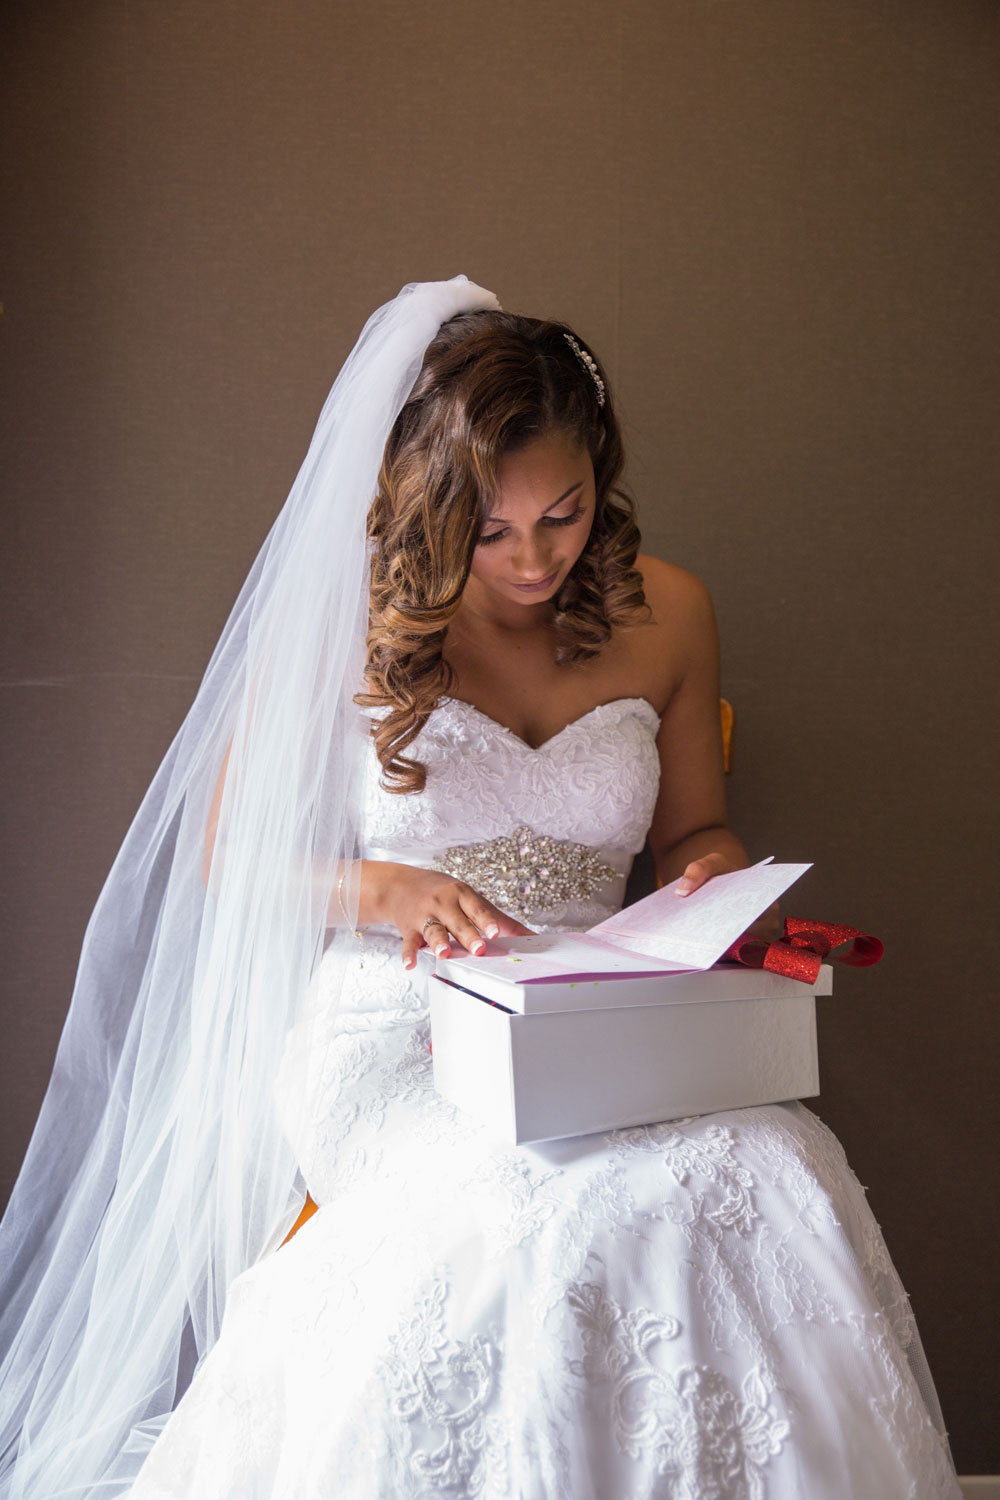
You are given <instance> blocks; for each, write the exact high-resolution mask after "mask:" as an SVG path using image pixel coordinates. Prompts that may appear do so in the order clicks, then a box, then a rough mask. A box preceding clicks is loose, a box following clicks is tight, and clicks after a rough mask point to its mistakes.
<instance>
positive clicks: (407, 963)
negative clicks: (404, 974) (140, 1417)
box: [403, 958, 416, 969]
mask: <svg viewBox="0 0 1000 1500" xmlns="http://www.w3.org/2000/svg"><path fill="white" fill-rule="evenodd" d="M415 963H416V959H415V958H404V959H403V968H404V969H412V968H413V965H414V964H415Z"/></svg>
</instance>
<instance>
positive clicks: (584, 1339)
mask: <svg viewBox="0 0 1000 1500" xmlns="http://www.w3.org/2000/svg"><path fill="white" fill-rule="evenodd" d="M657 727H658V721H657V716H656V713H655V711H654V710H653V708H652V707H651V706H650V705H649V704H648V703H647V702H646V701H645V700H644V699H635V698H625V699H620V700H617V701H615V702H612V703H608V704H605V705H603V706H600V707H598V708H595V709H593V710H592V711H591V712H590V713H588V714H586V715H584V716H583V717H582V718H580V719H578V720H576V721H575V722H574V723H571V724H569V725H568V726H567V727H566V728H565V729H563V730H562V731H561V732H560V733H559V734H557V735H555V736H554V737H553V738H552V739H550V740H549V741H547V742H546V743H545V744H543V745H542V746H541V747H540V748H538V749H532V748H530V747H529V746H528V745H526V744H525V743H524V742H523V741H521V740H520V739H518V738H517V736H516V735H514V734H513V733H512V732H511V731H509V730H507V729H505V728H503V727H502V726H501V725H499V724H497V723H495V722H494V721H493V720H492V719H490V718H488V717H487V716H486V715H484V714H483V713H481V712H480V711H479V710H477V709H475V708H473V707H472V706H470V705H469V704H466V703H463V702H460V701H458V700H455V699H444V700H442V702H441V703H440V704H439V706H438V708H437V709H436V711H435V712H434V714H433V715H432V717H431V719H430V721H429V722H428V724H427V726H426V727H425V729H424V730H423V732H422V734H421V736H420V738H419V740H418V741H417V742H416V744H415V746H414V749H413V752H412V753H414V754H415V755H416V756H417V757H418V758H419V759H420V760H421V761H423V762H424V763H425V764H426V765H427V766H428V768H429V775H428V782H427V788H426V790H425V792H424V793H422V794H421V795H419V796H405V797H401V796H392V795H388V794H386V793H385V792H383V791H382V790H381V789H380V788H379V786H378V771H379V768H378V765H377V762H376V760H375V757H374V752H372V754H371V759H370V771H369V776H368V785H367V794H366V815H365V831H366V840H367V846H366V853H367V854H368V856H369V857H378V858H392V859H397V860H402V861H407V862H410V863H414V864H431V863H433V862H436V861H437V862H442V863H443V864H444V866H445V867H447V863H448V856H447V851H448V850H449V849H450V848H452V847H453V846H456V845H459V844H461V845H466V846H468V845H474V846H476V848H475V850H474V851H473V853H474V856H475V858H476V860H477V862H478V866H479V868H480V869H481V870H482V871H483V880H482V881H480V885H481V888H482V889H483V890H484V893H485V894H487V895H490V879H489V877H490V871H491V870H493V871H494V872H495V871H497V869H498V866H499V859H500V856H499V853H498V851H499V850H500V849H501V848H502V847H506V846H505V845H504V846H502V845H501V844H500V843H499V841H501V840H504V839H505V838H506V837H507V836H509V835H511V834H512V833H513V832H514V831H515V830H522V829H530V830H532V831H533V832H534V833H535V834H538V835H548V836H550V837H551V838H554V839H557V840H559V841H561V843H560V847H559V849H558V851H557V864H558V870H557V874H559V875H560V877H561V878H562V880H563V886H564V891H565V889H566V888H567V887H566V882H567V881H568V882H569V888H571V889H572V891H573V894H572V895H571V896H570V898H569V899H568V900H566V901H564V902H562V904H561V905H560V906H558V907H555V908H551V907H550V908H548V909H546V908H545V906H544V904H543V902H544V897H543V896H539V898H538V904H537V905H536V907H535V909H534V910H531V909H530V907H529V908H528V909H523V911H522V912H518V913H517V914H518V915H522V914H523V915H524V916H525V918H526V919H527V920H529V921H530V922H531V923H532V925H534V926H536V927H540V928H542V927H560V926H566V927H585V926H589V925H590V924H592V923H593V922H595V921H598V920H600V919H601V918H602V917H604V916H607V915H609V914H610V912H611V911H613V910H615V909H617V907H618V906H619V905H620V902H621V899H622V894H623V890H624V884H625V878H626V875H627V872H628V868H629V865H630V862H631V859H632V856H633V855H634V854H635V853H636V852H637V851H638V850H639V848H640V847H641V845H642V842H643V839H644V836H645V832H646V829H647V826H648V823H649V820H650V817H651V813H652V808H653V803H654V799H655V796H656V791H657V782H658V775H659V766H658V759H657V752H656V747H655V735H656V731H657ZM580 846H585V850H586V851H590V850H597V851H598V852H599V855H600V862H599V864H598V869H600V867H601V865H603V866H605V867H606V868H605V869H604V872H603V876H602V877H598V876H592V877H591V878H590V879H589V880H576V881H574V875H573V872H574V868H575V867H576V866H578V865H579V864H580V862H581V861H580V856H581V853H582V852H583V851H582V850H581V848H580ZM590 864H591V867H592V866H593V865H594V861H593V860H591V862H590ZM598 878H601V879H602V881H603V883H600V884H595V881H596V880H598ZM345 963H346V964H347V965H348V968H349V972H348V973H347V974H346V975H342V976H341V977H343V978H344V981H345V982H344V989H343V992H342V997H341V1004H340V1010H339V1014H338V1015H337V1018H336V1021H335V1023H333V1024H332V1025H331V1024H330V1023H329V1022H328V1021H327V1020H326V1018H325V1013H324V1003H323V996H324V987H325V986H326V985H328V984H329V983H330V979H331V975H330V966H331V965H333V964H338V965H341V966H343V965H344V964H345ZM310 999H311V1005H310V1012H309V1017H308V1019H307V1020H306V1021H305V1022H304V1023H303V1024H302V1025H301V1026H300V1027H299V1029H298V1031H297V1033H296V1034H294V1035H293V1036H292V1037H291V1038H290V1039H289V1043H288V1046H287V1047H286V1050H285V1054H284V1056H283V1057H282V1058H280V1059H279V1058H276V1059H275V1087H276V1089H277V1090H278V1091H279V1093H280V1094H281V1095H282V1097H284V1098H286V1099H288V1100H295V1101H298V1102H301V1100H302V1099H303V1098H304V1099H305V1100H306V1102H307V1108H306V1110H305V1111H302V1110H301V1109H291V1108H290V1109H289V1110H288V1111H287V1117H288V1119H289V1120H290V1121H291V1120H292V1119H293V1118H294V1119H295V1120H296V1121H298V1122H300V1123H299V1124H297V1125H296V1126H295V1127H294V1128H295V1129H296V1130H297V1131H298V1137H297V1139H296V1140H295V1143H294V1144H295V1146H296V1150H297V1155H298V1159H299V1161H300V1164H301V1168H302V1172H303V1175H304V1177H305V1181H306V1183H307V1184H308V1187H309V1191H310V1193H311V1194H312V1196H313V1198H314V1199H315V1200H316V1202H317V1203H318V1204H319V1205H320V1206H319V1211H318V1212H317V1213H316V1214H315V1215H314V1216H313V1218H312V1219H311V1220H310V1221H309V1222H308V1223H306V1224H305V1226H304V1227H303V1228H302V1229H301V1230H300V1231H299V1232H298V1234H297V1235H296V1236H295V1237H294V1238H293V1239H292V1240H291V1242H290V1243H289V1244H287V1245H286V1246H285V1247H283V1248H282V1249H280V1250H278V1251H276V1252H275V1253H273V1254H271V1255H270V1256H268V1257H266V1258H265V1259H263V1260H262V1261H261V1262H259V1263H258V1264H257V1265H255V1266H254V1267H253V1268H252V1269H251V1270H249V1271H247V1272H245V1273H244V1274H243V1275H241V1276H240V1277H239V1278H238V1280H237V1281H236V1282H235V1283H234V1285H233V1286H232V1288H231V1291H230V1296H229V1300H228V1304H227V1308H226V1313H225V1321H224V1325H223V1330H222V1334H221V1338H220V1340H219V1342H218V1344H217V1345H216V1346H215V1348H214V1349H213V1350H212V1352H211V1353H210V1354H209V1355H208V1356H207V1358H205V1359H204V1360H203V1361H202V1364H201V1366H200V1368H199V1369H198V1371H197V1373H196V1375H195V1377H194V1380H193V1383H192V1384H191V1386H190V1388H189V1390H188V1392H187V1394H186V1395H185V1396H184V1398H183V1400H182V1401H181V1403H180V1405H179V1407H178V1409H177V1411H176V1412H175V1413H174V1414H173V1416H172V1417H171V1418H170V1420H169V1422H168V1423H167V1425H166V1427H165V1429H164V1430H163V1432H162V1433H161V1435H160V1437H159V1439H158V1441H157V1442H156V1445H155V1446H154V1447H153V1449H152V1451H151V1453H150V1455H149V1457H148V1459H147V1460H146V1463H145V1465H144V1466H143V1469H142V1471H141V1473H140V1475H139V1478H138V1480H137V1481H136V1483H135V1485H134V1487H133V1489H132V1492H131V1493H132V1497H133V1500H167V1497H170V1500H178V1497H184V1500H334V1497H335V1500H417V1497H424V1496H451V1497H455V1500H465V1497H472V1496H475V1497H481V1500H654V1497H670V1500H904V1497H908V1500H939V1497H950V1500H956V1497H958V1495H959V1491H958V1486H957V1482H956V1480H955V1476H954V1470H953V1468H952V1465H951V1461H950V1457H949V1454H948V1450H947V1444H946V1442H945V1439H944V1436H943V1433H942V1431H941V1420H940V1412H939V1410H938V1407H937V1401H936V1397H935V1394H934V1388H933V1384H932V1382H931V1378H930V1375H929V1372H928V1369H927V1366H926V1363H925V1361H924V1357H923V1353H922V1350H921V1347H920V1342H919V1338H918V1335H917V1331H916V1327H915V1324H914V1320H913V1316H912V1313H911V1311H910V1307H909V1303H908V1301H907V1297H906V1294H905V1292H904V1291H903V1288H902V1286H901V1285H900V1282H899V1279H898V1277H897V1275H896V1273H895V1270H894V1268H893V1266H892V1263H891V1261H890V1259H889V1256H888V1253H887V1251H886V1248H885V1245H884V1242H883V1240H882V1237H881V1234H880V1232H879V1229H878V1226H877V1224H876V1223H875V1221H874V1219H873V1218H872V1215H871V1212H870V1211H869V1209H868V1206H867V1203H866V1201H865V1197H864V1193H863V1190H862V1189H861V1187H860V1185H859V1184H858V1182H857V1180H856V1178H855V1177H854V1176H853V1174H852V1172H851V1170H850V1168H849V1167H848V1165H847V1163H846V1161H845V1159H844V1155H843V1152H842V1150H841V1148H840V1146H839V1144H838V1143H837V1141H836V1140H835V1139H834V1137H833V1136H832V1135H831V1134H830V1132H829V1131H828V1130H827V1129H826V1127H825V1126H824V1125H823V1124H822V1123H821V1122H820V1121H819V1120H818V1119H817V1118H816V1116H815V1115H813V1114H812V1113H811V1112H810V1111H809V1110H808V1109H806V1108H805V1107H804V1106H803V1105H801V1104H798V1103H788V1104H780V1105H773V1106H769V1107H760V1108H753V1109H742V1110H732V1111H730V1112H727V1113H723V1114H716V1115H709V1116H704V1117H699V1118H694V1119H687V1120H675V1121H670V1122H667V1123H663V1124H653V1125H648V1126H643V1127H641V1128H634V1129H627V1130H621V1131H615V1132H612V1133H610V1134H605V1135H593V1136H586V1137H580V1138H576V1139H572V1140H564V1141H558V1142H550V1143H546V1144H541V1145H534V1146H520V1147H511V1146H507V1145H505V1144H503V1143H500V1142H498V1141H497V1140H496V1139H493V1138H491V1137H490V1135H489V1134H488V1133H487V1131H486V1130H485V1129H484V1128H483V1127H480V1126H479V1125H477V1124H476V1123H475V1122H474V1121H472V1120H470V1119H469V1118H468V1117H466V1116H464V1115H461V1114H459V1113H458V1111H456V1110H455V1109H454V1107H453V1106H451V1105H449V1104H447V1103H445V1102H444V1101H443V1100H441V1099H440V1098H439V1097H438V1096H437V1095H436V1093H435V1091H434V1087H433V1080H432V1063H431V1055H430V1051H429V1028H428V1022H427V1016H426V1005H425V997H424V994H423V992H422V982H421V975H420V971H419V970H418V971H416V973H415V974H408V973H406V972H405V971H404V970H403V968H402V966H401V963H400V958H399V937H398V935H397V934H395V933H394V932H390V931H388V930H387V929H376V928H373V929H369V931H368V932H367V934H366V935H365V939H364V944H363V949H359V951H357V952H356V953H355V954H354V955H353V956H352V957H351V958H349V959H345V958H343V957H342V956H341V955H340V953H339V952H338V953H336V954H334V952H333V951H332V950H331V952H330V953H329V954H328V955H327V957H326V958H325V959H324V961H323V963H322V964H321V966H320V969H319V971H318V974H317V976H316V979H315V981H314V984H313V987H312V991H311V997H310ZM470 1003H473V1002H470ZM303 1117H304V1118H305V1120H306V1125H305V1126H302V1125H301V1121H302V1119H303ZM290 1128H292V1127H291V1126H290Z"/></svg>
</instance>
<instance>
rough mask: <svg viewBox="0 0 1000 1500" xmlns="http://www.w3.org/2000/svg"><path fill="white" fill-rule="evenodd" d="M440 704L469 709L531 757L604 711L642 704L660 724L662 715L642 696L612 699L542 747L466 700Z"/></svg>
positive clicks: (445, 700) (445, 699)
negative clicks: (631, 704)
mask: <svg viewBox="0 0 1000 1500" xmlns="http://www.w3.org/2000/svg"><path fill="white" fill-rule="evenodd" d="M439 702H440V703H453V704H455V705H456V706H457V707H459V708H467V709H469V711H470V712H471V713H474V714H475V715H476V717H477V718H480V719H485V720H486V722H487V724H492V726H493V728H494V729H499V730H500V732H501V733H502V734H505V735H509V737H510V738H511V739H512V740H514V741H516V743H517V744H518V745H521V746H523V748H524V749H525V750H526V751H527V752H528V753H529V755H539V754H541V752H542V751H543V750H547V749H548V748H549V747H550V746H551V745H554V744H555V743H556V741H557V740H561V739H562V737H563V735H564V734H568V733H569V731H570V730H571V729H577V728H578V727H580V726H581V725H583V724H586V723H587V722H588V720H590V719H592V718H593V717H594V715H595V714H599V713H602V712H604V710H606V709H609V708H622V707H623V706H625V705H626V704H630V703H641V704H643V705H645V707H646V708H648V709H649V711H650V713H651V714H652V715H653V716H654V718H655V719H656V721H657V722H659V719H660V715H659V714H658V713H657V711H656V709H655V708H654V707H653V705H652V703H650V701H649V699H648V698H644V697H642V696H641V695H638V696H635V697H631V698H628V697H626V698H611V699H609V700H608V702H607V703H596V704H595V705H594V707H593V708H588V709H587V712H586V713H584V714H580V715H579V716H578V717H577V718H575V719H570V721H569V723H568V724H564V725H563V727H562V728H561V729H557V730H556V732H555V734H550V735H549V737H548V739H545V740H542V742H541V744H540V745H530V744H529V743H528V741H527V740H526V739H524V738H523V736H522V735H519V734H518V733H517V731H516V730H514V729H511V728H510V726H509V725H507V724H501V722H500V720H499V719H494V717H493V715H492V714H488V713H486V712H485V711H484V710H483V709H481V708H477V707H476V705H475V704H474V703H470V702H469V701H468V699H466V698H452V697H451V696H449V695H448V694H445V695H443V696H442V697H441V698H440V699H439Z"/></svg>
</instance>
